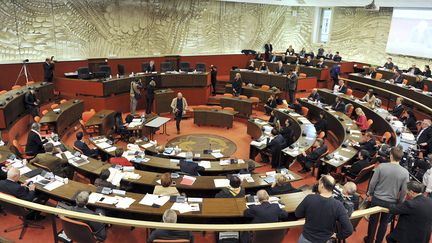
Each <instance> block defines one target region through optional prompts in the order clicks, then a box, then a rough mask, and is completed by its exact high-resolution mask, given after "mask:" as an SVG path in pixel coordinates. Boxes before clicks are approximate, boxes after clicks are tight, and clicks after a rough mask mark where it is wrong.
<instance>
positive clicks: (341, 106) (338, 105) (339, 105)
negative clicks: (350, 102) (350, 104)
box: [331, 96, 345, 113]
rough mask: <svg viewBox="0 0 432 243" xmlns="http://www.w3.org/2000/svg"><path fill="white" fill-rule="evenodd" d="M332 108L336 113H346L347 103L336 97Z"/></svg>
mask: <svg viewBox="0 0 432 243" xmlns="http://www.w3.org/2000/svg"><path fill="white" fill-rule="evenodd" d="M331 107H332V109H333V110H335V111H339V112H343V113H345V102H343V100H342V99H341V98H340V97H339V96H336V100H335V103H334V104H333V105H332V106H331Z"/></svg>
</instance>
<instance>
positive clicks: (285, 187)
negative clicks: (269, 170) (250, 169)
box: [268, 174, 301, 195]
mask: <svg viewBox="0 0 432 243" xmlns="http://www.w3.org/2000/svg"><path fill="white" fill-rule="evenodd" d="M300 191H301V190H299V189H296V188H294V187H293V186H292V185H291V183H290V182H289V181H288V178H287V177H286V176H285V175H282V174H277V175H276V177H275V181H274V182H273V184H272V186H271V188H270V189H269V190H268V194H269V195H282V194H287V193H293V192H300Z"/></svg>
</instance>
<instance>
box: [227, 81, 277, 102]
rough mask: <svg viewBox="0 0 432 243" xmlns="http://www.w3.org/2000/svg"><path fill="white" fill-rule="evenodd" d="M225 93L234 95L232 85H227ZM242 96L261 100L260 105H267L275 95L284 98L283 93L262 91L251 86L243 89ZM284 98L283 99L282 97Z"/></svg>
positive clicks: (270, 90)
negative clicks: (269, 99)
mask: <svg viewBox="0 0 432 243" xmlns="http://www.w3.org/2000/svg"><path fill="white" fill-rule="evenodd" d="M225 93H232V84H227V85H225ZM241 94H242V95H246V96H247V97H249V98H250V97H258V98H259V100H260V103H266V102H267V100H268V98H270V96H271V95H272V94H273V95H276V94H277V95H279V96H282V92H280V91H279V90H278V91H273V90H272V89H269V90H262V89H261V88H260V87H256V86H255V87H249V86H243V87H242V92H241ZM281 98H283V97H281Z"/></svg>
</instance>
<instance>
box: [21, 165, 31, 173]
mask: <svg viewBox="0 0 432 243" xmlns="http://www.w3.org/2000/svg"><path fill="white" fill-rule="evenodd" d="M18 170H19V172H20V174H21V175H23V174H25V173H27V172H30V171H32V169H30V168H29V167H27V166H23V167H21V168H19V169H18Z"/></svg>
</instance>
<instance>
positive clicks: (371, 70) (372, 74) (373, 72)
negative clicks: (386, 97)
mask: <svg viewBox="0 0 432 243" xmlns="http://www.w3.org/2000/svg"><path fill="white" fill-rule="evenodd" d="M376 74H377V72H376V68H375V67H370V68H369V73H368V74H367V75H369V76H370V77H371V78H372V79H375V78H376Z"/></svg>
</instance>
